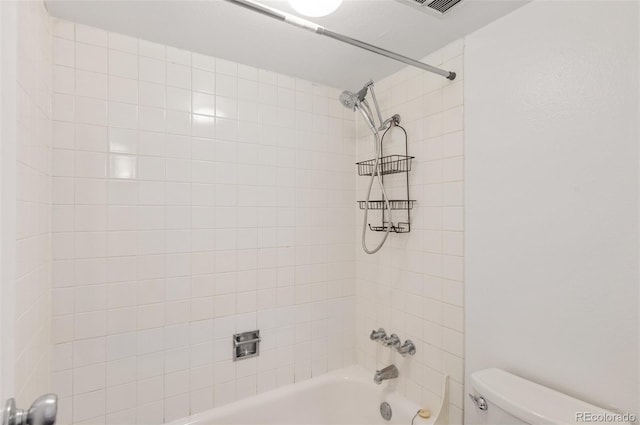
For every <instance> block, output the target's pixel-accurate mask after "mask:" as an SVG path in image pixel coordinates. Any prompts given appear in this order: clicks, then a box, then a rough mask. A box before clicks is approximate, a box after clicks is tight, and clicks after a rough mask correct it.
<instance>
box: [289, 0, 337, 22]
mask: <svg viewBox="0 0 640 425" xmlns="http://www.w3.org/2000/svg"><path fill="white" fill-rule="evenodd" d="M289 4H290V5H291V7H293V8H294V9H295V10H296V12H298V13H299V14H301V15H304V16H311V17H314V18H317V17H319V16H326V15H328V14H330V13H333V12H335V10H336V9H337V8H338V7H340V5H341V4H342V0H289Z"/></svg>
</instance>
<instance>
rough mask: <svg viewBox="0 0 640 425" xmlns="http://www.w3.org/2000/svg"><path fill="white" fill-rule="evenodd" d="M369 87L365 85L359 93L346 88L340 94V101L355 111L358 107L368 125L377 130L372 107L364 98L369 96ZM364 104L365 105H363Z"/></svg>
mask: <svg viewBox="0 0 640 425" xmlns="http://www.w3.org/2000/svg"><path fill="white" fill-rule="evenodd" d="M368 89H369V85H368V84H367V85H365V86H364V87H362V88H361V89H360V91H359V92H358V93H353V92H350V91H348V90H345V91H343V92H342V94H341V95H340V103H342V105H343V106H344V107H345V108H347V109H351V110H352V111H355V110H356V109H357V110H358V111H360V113H361V114H362V117H363V118H364V120H365V121H366V122H367V125H368V126H369V128H370V129H371V131H373V132H374V133H375V132H376V125H375V123H374V122H373V116H372V114H371V108H369V105H368V104H367V101H366V100H364V98H365V97H366V96H367V90H368ZM363 106H364V107H363Z"/></svg>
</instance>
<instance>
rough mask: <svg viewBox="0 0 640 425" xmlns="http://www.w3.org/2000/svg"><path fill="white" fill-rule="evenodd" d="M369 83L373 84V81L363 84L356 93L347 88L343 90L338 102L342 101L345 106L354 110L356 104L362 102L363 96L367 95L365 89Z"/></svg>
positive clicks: (366, 89)
mask: <svg viewBox="0 0 640 425" xmlns="http://www.w3.org/2000/svg"><path fill="white" fill-rule="evenodd" d="M371 84H373V81H371V82H369V83H367V84H365V85H364V87H362V88H361V89H360V91H358V93H353V92H350V91H348V90H345V91H343V92H342V94H341V95H340V103H342V105H344V107H345V108H348V109H351V110H352V111H355V110H356V107H357V106H358V104H359V103H360V102H363V101H364V98H365V97H367V91H368V90H369V86H370V85H371Z"/></svg>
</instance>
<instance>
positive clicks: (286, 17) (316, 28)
mask: <svg viewBox="0 0 640 425" xmlns="http://www.w3.org/2000/svg"><path fill="white" fill-rule="evenodd" d="M225 1H228V2H229V3H233V4H235V5H237V6H241V7H244V8H246V9H249V10H252V11H254V12H257V13H260V14H262V15H265V16H268V17H270V18H274V19H277V20H279V21H283V22H286V23H288V24H291V25H295V26H297V27H300V28H304V29H306V30H309V31H312V32H315V33H316V34H320V35H324V36H325V37H329V38H333V39H334V40H338V41H341V42H343V43H347V44H350V45H352V46H355V47H359V48H361V49H364V50H368V51H370V52H373V53H377V54H379V55H381V56H385V57H387V58H390V59H394V60H397V61H399V62H402V63H406V64H407V65H411V66H415V67H416V68H420V69H423V70H425V71H428V72H432V73H434V74H438V75H442V76H443V77H445V78H447V79H449V80H453V79H455V78H456V73H455V72H452V71H445V70H444V69H440V68H436V67H435V66H431V65H427V64H426V63H422V62H420V61H417V60H415V59H411V58H408V57H406V56H403V55H401V54H398V53H395V52H392V51H390V50H387V49H383V48H381V47H378V46H374V45H373V44H369V43H366V42H364V41H360V40H357V39H355V38H351V37H348V36H346V35H342V34H339V33H337V32H333V31H331V30H329V29H326V28H324V27H322V26H320V25H317V24H314V23H313V22H311V21H307V20H306V19H302V18H299V17H297V16H294V15H291V14H288V13H285V12H281V11H279V10H277V9H273V8H271V7H268V6H265V5H262V4H260V3H257V2H254V1H251V0H225Z"/></svg>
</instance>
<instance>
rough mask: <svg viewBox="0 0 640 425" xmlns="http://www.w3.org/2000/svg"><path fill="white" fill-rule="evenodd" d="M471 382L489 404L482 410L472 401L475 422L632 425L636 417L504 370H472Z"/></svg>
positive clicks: (495, 424) (492, 424) (477, 394)
mask: <svg viewBox="0 0 640 425" xmlns="http://www.w3.org/2000/svg"><path fill="white" fill-rule="evenodd" d="M471 385H472V387H473V389H472V392H471V395H472V396H473V397H478V398H479V397H482V399H483V400H484V401H486V405H487V409H486V410H481V409H480V408H478V407H477V406H473V404H471V405H472V409H473V410H474V412H473V414H472V415H471V416H472V418H473V419H472V420H473V422H472V424H490V425H502V424H505V425H516V424H531V425H566V424H585V423H589V424H609V425H610V424H611V423H616V424H630V423H631V422H630V421H632V420H633V418H630V417H625V416H624V415H622V414H618V413H614V412H611V411H608V410H605V409H602V408H600V407H597V406H594V405H592V404H589V403H586V402H584V401H581V400H578V399H575V398H573V397H570V396H568V395H566V394H562V393H560V392H557V391H554V390H552V389H550V388H547V387H544V386H542V385H539V384H536V383H534V382H531V381H528V380H526V379H524V378H521V377H519V376H516V375H513V374H511V373H509V372H506V371H504V370H501V369H484V370H480V371H477V372H474V373H472V374H471Z"/></svg>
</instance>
